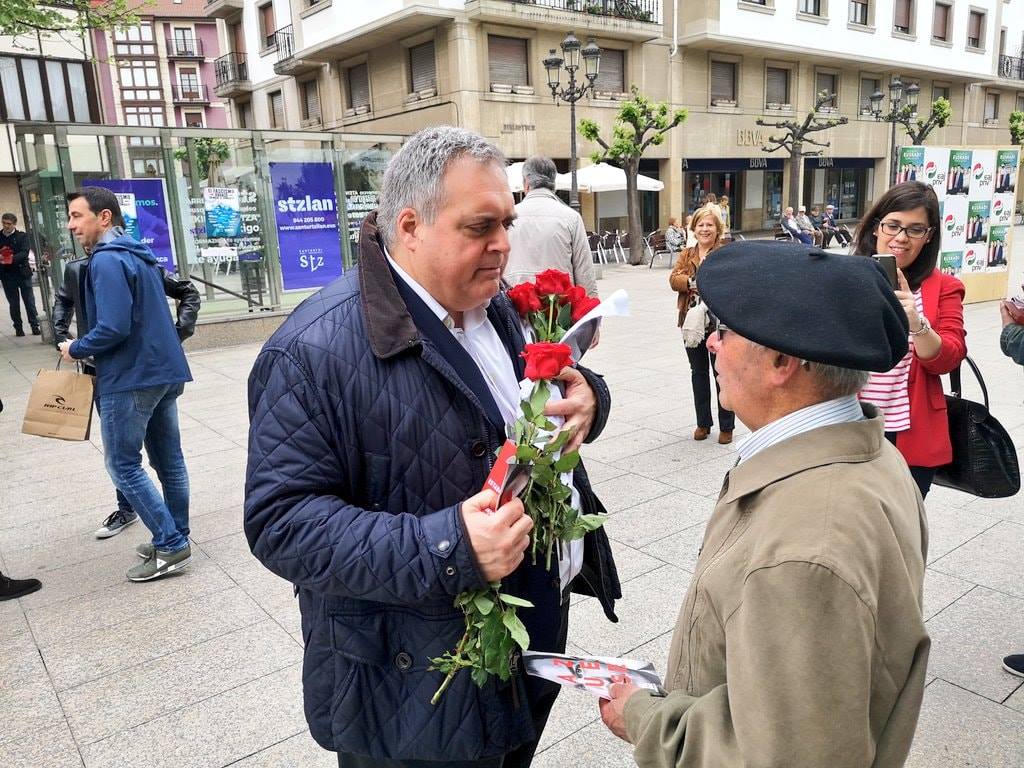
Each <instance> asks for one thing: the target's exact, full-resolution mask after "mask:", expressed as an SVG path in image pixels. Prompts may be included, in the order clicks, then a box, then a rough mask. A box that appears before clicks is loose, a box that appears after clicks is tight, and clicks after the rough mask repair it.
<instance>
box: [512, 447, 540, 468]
mask: <svg viewBox="0 0 1024 768" xmlns="http://www.w3.org/2000/svg"><path fill="white" fill-rule="evenodd" d="M538 454H539V451H538V450H537V448H536V447H534V446H532V445H520V446H518V447H516V459H518V460H519V461H520V462H521V463H525V464H532V463H533V462H534V461H535V460H536V459H537V456H538Z"/></svg>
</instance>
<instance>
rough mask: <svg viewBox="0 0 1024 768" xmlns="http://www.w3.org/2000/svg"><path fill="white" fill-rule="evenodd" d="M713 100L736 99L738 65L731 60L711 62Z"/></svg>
mask: <svg viewBox="0 0 1024 768" xmlns="http://www.w3.org/2000/svg"><path fill="white" fill-rule="evenodd" d="M711 101H712V102H715V101H736V65H735V64H733V63H732V62H731V61H712V62H711Z"/></svg>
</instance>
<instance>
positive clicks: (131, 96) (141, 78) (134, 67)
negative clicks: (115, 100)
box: [118, 59, 163, 101]
mask: <svg viewBox="0 0 1024 768" xmlns="http://www.w3.org/2000/svg"><path fill="white" fill-rule="evenodd" d="M118 72H119V75H120V78H121V98H122V100H124V101H150V100H156V101H159V100H162V99H163V93H162V91H161V90H160V74H159V72H158V70H157V62H156V61H146V60H144V59H134V60H131V61H127V62H123V63H122V64H121V66H120V67H119V69H118Z"/></svg>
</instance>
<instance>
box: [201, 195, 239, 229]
mask: <svg viewBox="0 0 1024 768" xmlns="http://www.w3.org/2000/svg"><path fill="white" fill-rule="evenodd" d="M203 208H204V209H205V211H206V236H207V237H210V238H214V237H241V235H242V198H241V195H240V194H239V191H238V190H237V189H235V188H233V187H207V188H206V189H204V190H203Z"/></svg>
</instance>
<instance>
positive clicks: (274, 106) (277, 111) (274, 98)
mask: <svg viewBox="0 0 1024 768" xmlns="http://www.w3.org/2000/svg"><path fill="white" fill-rule="evenodd" d="M267 110H268V111H269V112H270V127H271V128H284V94H282V93H281V92H280V91H274V92H273V93H270V94H267Z"/></svg>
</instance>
